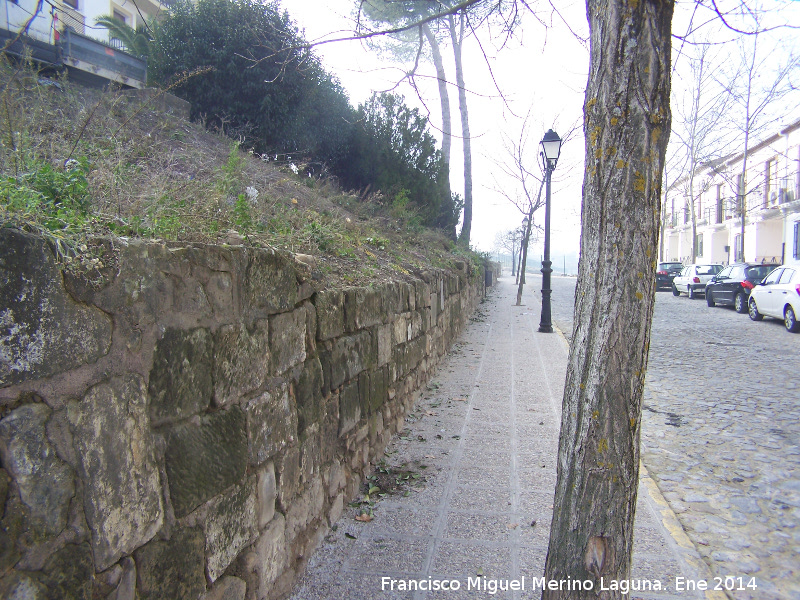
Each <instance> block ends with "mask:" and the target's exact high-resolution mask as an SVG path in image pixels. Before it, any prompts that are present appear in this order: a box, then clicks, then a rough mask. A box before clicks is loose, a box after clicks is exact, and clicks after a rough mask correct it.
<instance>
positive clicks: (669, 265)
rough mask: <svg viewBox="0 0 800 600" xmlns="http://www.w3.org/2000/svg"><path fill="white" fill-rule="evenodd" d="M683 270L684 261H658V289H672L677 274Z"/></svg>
mask: <svg viewBox="0 0 800 600" xmlns="http://www.w3.org/2000/svg"><path fill="white" fill-rule="evenodd" d="M681 271H683V263H680V262H662V263H658V267H656V290H660V289H664V288H666V289H670V288H671V287H672V280H673V279H675V276H676V275H677V274H678V273H680V272H681Z"/></svg>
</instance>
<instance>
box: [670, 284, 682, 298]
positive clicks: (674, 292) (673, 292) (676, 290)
mask: <svg viewBox="0 0 800 600" xmlns="http://www.w3.org/2000/svg"><path fill="white" fill-rule="evenodd" d="M672 295H673V296H680V295H681V293H680V292H679V291H678V288H676V287H675V284H674V283H673V284H672Z"/></svg>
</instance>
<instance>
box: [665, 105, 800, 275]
mask: <svg viewBox="0 0 800 600" xmlns="http://www.w3.org/2000/svg"><path fill="white" fill-rule="evenodd" d="M744 159H745V157H744V155H743V154H741V153H740V154H735V155H730V156H727V157H725V158H723V159H721V160H718V161H714V162H711V163H708V164H706V165H703V166H702V167H700V168H699V169H697V170H696V171H695V176H694V196H695V204H694V217H695V223H696V231H697V241H696V248H697V259H696V261H697V262H700V261H702V262H715V263H723V264H728V263H731V262H737V261H747V262H780V263H798V264H800V119H799V120H796V121H794V122H792V123H791V124H789V125H786V126H784V127H781V128H780V129H779V130H778V131H777V132H776V133H774V134H773V135H771V136H770V137H768V138H767V139H764V140H762V141H760V142H759V143H757V144H755V145H753V146H751V148H750V150H749V152H748V156H747V169H746V172H745V173H743V172H742V166H743V163H744ZM664 211H665V215H666V227H665V230H664V232H663V235H664V240H663V242H664V243H663V255H662V257H661V259H662V260H668V261H682V262H685V263H690V262H691V256H692V211H691V202H689V191H688V177H686V178H683V179H681V180H678V181H676V182H675V183H674V184H673V185H671V186H670V188H669V190H667V193H666V195H665V206H664ZM742 220H744V237H742Z"/></svg>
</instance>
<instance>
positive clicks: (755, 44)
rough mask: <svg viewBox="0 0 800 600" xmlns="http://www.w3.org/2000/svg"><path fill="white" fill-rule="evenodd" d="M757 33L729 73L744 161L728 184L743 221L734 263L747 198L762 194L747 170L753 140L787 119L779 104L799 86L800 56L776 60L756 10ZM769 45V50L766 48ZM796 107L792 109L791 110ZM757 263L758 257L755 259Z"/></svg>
mask: <svg viewBox="0 0 800 600" xmlns="http://www.w3.org/2000/svg"><path fill="white" fill-rule="evenodd" d="M749 14H750V17H751V19H752V22H753V28H754V33H753V34H752V35H749V36H743V37H742V38H741V39H739V40H738V46H739V53H738V54H739V56H738V61H737V62H734V63H733V64H734V65H736V66H735V68H734V69H733V70H731V72H730V73H729V81H730V82H731V83H730V91H731V96H732V99H733V102H734V104H735V105H736V106H737V108H738V111H736V112H737V114H736V116H735V117H734V118H733V119H732V123H733V125H734V128H735V129H736V131H737V133H738V134H739V136H740V139H742V140H743V143H742V146H741V152H742V162H741V165H742V167H741V170H740V171H739V173H738V174H736V176H735V177H733V178H732V179H731V181H730V182H729V184H730V187H731V188H733V191H734V193H735V195H736V212H737V213H738V214H739V217H740V219H741V222H740V233H739V236H740V237H739V244H738V248H735V254H734V260H745V254H744V248H745V244H744V238H745V224H746V222H747V213H748V210H749V208H750V202H749V201H748V195H749V194H751V193H753V192H758V191H761V190H762V188H761V186H760V185H758V184H756V185H753V184H752V182H751V181H748V176H747V169H748V159H749V157H750V150H751V148H752V144H753V139H754V138H755V139H758V137H760V136H762V135H764V134H765V133H766V132H767V131H768V130H769V128H770V127H773V126H774V125H775V123H776V122H779V120H780V119H782V118H783V117H784V114H785V113H784V112H783V111H780V110H778V111H776V110H775V108H776V105H777V104H779V103H780V102H781V101H782V100H783V99H784V98H786V96H787V95H789V94H792V93H794V94H795V95H796V92H797V87H796V86H795V84H794V83H793V81H792V76H795V77H796V76H797V74H798V72H800V57H798V56H797V54H795V53H789V54H788V55H784V56H785V58H784V60H782V61H777V60H776V56H781V54H782V53H779V52H777V50H778V48H777V47H776V46H775V45H772V46H770V45H767V44H766V43H765V40H764V37H765V36H763V31H762V30H763V29H764V25H763V23H762V20H763V18H764V12H762V11H760V10H758V7H756V8H755V9H754V10H752V11H751V12H750V13H749ZM765 46H766V47H765ZM796 107H797V105H796V104H795V105H794V106H791V107H789V111H788V112H791V110H793V109H795V108H796ZM753 260H755V257H753Z"/></svg>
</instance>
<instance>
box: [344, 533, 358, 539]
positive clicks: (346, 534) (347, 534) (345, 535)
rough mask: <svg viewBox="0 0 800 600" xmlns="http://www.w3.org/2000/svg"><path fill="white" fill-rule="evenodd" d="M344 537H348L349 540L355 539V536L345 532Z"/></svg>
mask: <svg viewBox="0 0 800 600" xmlns="http://www.w3.org/2000/svg"><path fill="white" fill-rule="evenodd" d="M344 537H346V538H350V539H351V540H355V539H356V536H354V535H353V534H352V533H345V534H344Z"/></svg>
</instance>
